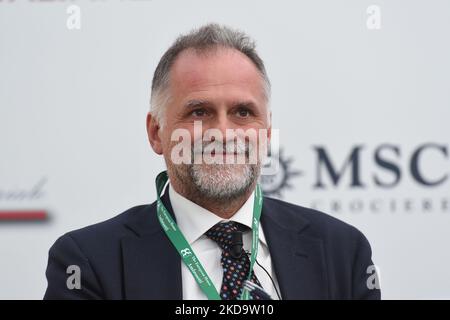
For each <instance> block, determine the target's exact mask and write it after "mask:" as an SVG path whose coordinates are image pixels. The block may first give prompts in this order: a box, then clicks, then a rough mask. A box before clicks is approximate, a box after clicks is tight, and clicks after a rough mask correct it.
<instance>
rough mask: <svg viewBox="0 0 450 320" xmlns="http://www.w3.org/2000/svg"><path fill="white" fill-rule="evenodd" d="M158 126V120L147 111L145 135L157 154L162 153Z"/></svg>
mask: <svg viewBox="0 0 450 320" xmlns="http://www.w3.org/2000/svg"><path fill="white" fill-rule="evenodd" d="M159 129H160V126H159V123H158V121H157V120H156V119H155V117H154V116H152V114H151V113H150V112H149V113H148V114H147V135H148V141H149V142H150V145H151V146H152V148H153V151H155V152H156V153H157V154H162V153H163V149H162V143H161V137H160V135H159V134H160V132H159Z"/></svg>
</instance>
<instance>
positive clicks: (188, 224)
mask: <svg viewBox="0 0 450 320" xmlns="http://www.w3.org/2000/svg"><path fill="white" fill-rule="evenodd" d="M269 99H270V82H269V80H268V77H267V74H266V70H265V68H264V64H263V61H262V60H261V59H260V57H259V56H258V54H257V53H256V51H255V45H254V43H253V42H252V41H251V40H250V39H249V38H248V37H247V36H246V35H245V34H243V33H241V32H239V31H235V30H231V29H229V28H227V27H223V26H219V25H216V24H209V25H206V26H203V27H202V28H200V29H198V30H194V31H192V32H191V33H189V34H187V35H184V36H180V37H179V38H178V39H177V40H176V41H175V43H174V44H173V45H172V46H171V47H170V48H169V49H168V50H167V51H166V53H165V54H164V55H163V57H162V58H161V60H160V62H159V64H158V66H157V68H156V70H155V73H154V77H153V83H152V95H151V111H150V113H149V114H148V116H147V132H148V138H149V141H150V144H151V146H152V148H153V150H154V151H155V152H156V153H157V154H160V155H163V156H164V159H165V162H166V165H167V175H166V173H162V174H160V175H159V176H158V179H157V185H158V191H161V192H162V191H163V189H164V186H165V185H166V180H167V178H168V179H169V185H168V186H167V187H166V188H165V192H164V193H163V194H162V196H161V200H160V201H157V202H154V203H152V204H150V205H142V206H137V207H134V208H131V209H129V210H127V211H125V212H124V213H122V214H120V215H118V216H117V217H115V218H112V219H110V220H108V221H105V222H102V223H99V224H96V225H93V226H89V227H86V228H83V229H81V230H77V231H72V232H69V233H67V234H66V235H64V236H62V237H61V238H59V239H58V240H57V241H56V243H55V244H54V245H53V246H52V248H51V249H50V252H49V262H48V268H47V273H46V274H47V278H48V288H47V291H46V293H45V299H206V298H209V299H226V300H228V299H240V298H243V299H264V298H268V297H269V296H270V297H271V298H272V299H379V298H380V291H379V289H377V287H378V286H377V285H375V286H374V285H373V282H372V281H371V278H370V277H373V276H374V275H373V273H372V271H370V270H373V263H372V261H371V249H370V246H369V243H368V241H367V240H366V238H365V237H364V236H363V235H362V233H361V232H359V231H358V230H357V229H355V228H354V227H352V226H350V225H348V224H345V223H343V222H341V221H339V220H337V219H335V218H333V217H331V216H329V215H326V214H324V213H321V212H318V211H315V210H311V209H307V208H303V207H300V206H296V205H293V204H289V203H286V202H283V201H280V200H275V199H270V198H266V197H262V196H261V194H260V189H259V186H258V184H257V181H258V178H259V176H260V173H261V162H262V159H263V158H262V157H261V156H260V155H261V154H258V156H257V157H256V161H253V162H251V161H250V158H251V157H250V154H251V153H255V150H264V151H265V150H266V149H265V148H264V147H263V146H265V145H266V144H265V143H266V142H267V143H268V142H270V137H271V129H272V128H271V124H270V120H271V114H270V110H269ZM199 124H201V127H200V129H199V127H198V125H199ZM239 129H241V131H239ZM211 130H212V131H214V130H215V131H214V132H215V134H212V135H214V139H209V140H208V139H206V140H205V139H204V138H205V136H206V135H208V134H209V133H210V131H211ZM229 130H231V131H232V130H236V131H238V132H241V133H240V134H237V135H236V136H233V137H232V139H229V137H228V135H227V132H228V131H229ZM252 130H253V131H257V132H259V133H260V132H263V134H262V135H261V134H260V135H258V136H257V138H256V140H255V139H250V136H243V135H242V131H246V132H251V131H252ZM175 133H177V134H175ZM199 133H200V135H198V134H199ZM207 133H208V134H207ZM183 134H186V135H187V136H188V139H187V140H184V142H186V141H188V146H187V148H184V149H183V148H180V141H179V137H181V136H182V135H183ZM174 137H175V138H174ZM218 137H219V138H218ZM243 138H244V139H243ZM199 141H200V142H199ZM264 141H266V142H264ZM235 142H236V144H234V143H235ZM211 145H213V148H212V150H213V151H212V152H210V153H209V156H211V157H212V160H213V161H209V160H211V159H209V160H208V161H207V158H206V157H205V158H203V156H207V155H208V152H207V150H208V147H210V146H211ZM184 147H186V145H184ZM220 147H224V148H225V149H220ZM180 151H181V152H180ZM209 151H211V148H210V149H209ZM242 155H244V160H245V161H244V162H233V161H230V162H228V160H226V159H233V160H235V159H236V158H235V156H236V157H237V156H242ZM180 158H182V160H183V161H180ZM198 159H200V160H199V161H196V160H198ZM253 159H255V158H253ZM185 160H186V161H185ZM68 268H71V269H69V270H71V271H70V272H69V273H67V270H68ZM252 270H253V271H252ZM77 272H78V274H77ZM75 275H78V276H79V279H78V280H77V279H75ZM375 277H376V275H375ZM76 281H78V283H77V282H76ZM255 285H257V289H256V290H254V288H255ZM244 287H245V289H244ZM261 290H262V291H261Z"/></svg>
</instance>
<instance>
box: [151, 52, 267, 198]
mask: <svg viewBox="0 0 450 320" xmlns="http://www.w3.org/2000/svg"><path fill="white" fill-rule="evenodd" d="M169 91H170V96H171V99H170V102H169V104H168V105H167V106H166V109H165V123H164V125H163V128H162V129H161V128H159V130H158V136H159V138H160V148H155V145H154V144H152V146H153V148H154V149H155V151H156V152H157V153H162V154H164V157H165V160H166V164H167V166H168V169H169V174H170V173H172V174H176V175H177V177H178V178H179V179H180V180H181V181H182V182H184V183H186V184H187V185H189V186H192V185H193V186H194V187H196V188H197V189H199V191H201V192H202V193H204V195H205V196H209V197H213V198H214V197H217V198H221V197H222V198H227V197H228V198H232V197H234V196H237V195H238V194H239V193H242V192H245V191H246V188H249V187H250V186H251V185H252V184H253V182H255V180H256V179H257V178H258V176H259V170H260V161H258V163H257V164H248V163H247V164H226V163H225V161H226V160H225V158H224V157H225V154H221V155H219V154H216V155H215V156H216V157H217V156H221V157H222V159H223V163H221V164H206V163H202V164H189V165H186V164H174V163H173V161H172V159H171V155H172V152H171V151H172V148H173V147H174V146H175V145H176V144H177V143H179V142H178V141H171V140H172V139H171V137H172V133H173V132H174V131H175V130H176V129H185V130H187V131H189V133H190V137H192V140H191V143H192V146H193V145H194V140H195V139H197V140H198V138H200V139H201V138H202V137H195V136H194V122H196V121H201V123H202V131H203V133H205V131H207V130H208V129H218V130H220V132H221V133H222V137H223V139H222V141H215V143H218V144H223V145H224V153H226V152H225V150H226V145H227V143H228V142H229V141H230V139H227V136H226V135H227V131H226V130H227V129H243V130H248V129H251V130H254V131H255V132H256V134H258V133H259V132H260V131H259V130H260V129H266V130H267V133H266V138H270V127H269V126H270V125H269V122H268V110H267V102H266V99H265V95H264V90H263V80H262V78H261V76H260V74H259V73H258V70H257V68H256V67H255V66H254V64H253V63H252V62H251V60H250V59H249V58H248V57H246V56H245V55H244V54H242V53H241V52H239V51H237V50H233V49H217V50H215V51H211V52H208V53H206V54H205V53H200V54H199V53H196V52H195V51H194V50H186V51H183V52H182V53H181V54H180V55H179V56H178V58H177V59H176V61H175V63H174V65H173V66H172V69H171V73H170V89H169ZM232 140H234V139H232ZM234 141H235V144H236V146H237V147H238V146H239V145H240V144H239V141H238V140H234ZM258 141H259V139H258V140H257V141H254V142H255V143H256V144H258V143H259V142H258ZM240 142H241V143H242V142H243V141H242V140H241V141H240ZM209 143H210V140H208V141H207V142H203V146H205V145H207V144H209ZM241 146H245V144H244V145H242V144H241ZM158 147H159V145H158ZM250 147H252V146H251V145H250ZM253 147H254V148H255V149H254V150H256V145H253ZM237 149H238V150H239V148H237ZM233 150H234V152H236V148H233ZM241 150H242V149H241ZM192 152H193V153H194V152H195V151H194V150H193V149H192ZM229 152H230V150H228V153H229ZM232 152H233V151H231V153H232ZM259 160H260V159H259Z"/></svg>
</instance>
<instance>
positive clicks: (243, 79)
mask: <svg viewBox="0 0 450 320" xmlns="http://www.w3.org/2000/svg"><path fill="white" fill-rule="evenodd" d="M170 83H171V89H173V90H175V92H173V91H172V93H173V94H181V95H183V94H189V93H191V92H196V91H202V90H209V89H213V88H214V87H224V88H226V87H227V86H228V87H235V88H236V87H241V88H242V89H243V90H246V91H248V92H249V93H252V94H255V95H261V94H262V95H263V94H264V91H263V79H262V77H261V74H260V73H259V71H258V69H257V68H256V66H255V65H254V64H253V62H252V61H251V60H250V59H249V58H248V57H247V56H246V55H245V54H243V53H241V52H239V51H238V50H235V49H231V48H216V49H208V50H206V51H199V50H194V49H188V50H184V51H183V52H181V53H180V54H179V56H178V57H177V58H176V60H175V62H174V64H173V66H172V68H171V73H170Z"/></svg>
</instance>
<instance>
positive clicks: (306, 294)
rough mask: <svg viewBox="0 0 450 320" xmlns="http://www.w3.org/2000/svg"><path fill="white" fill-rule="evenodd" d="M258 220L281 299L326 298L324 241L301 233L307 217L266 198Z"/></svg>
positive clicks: (306, 224)
mask: <svg viewBox="0 0 450 320" xmlns="http://www.w3.org/2000/svg"><path fill="white" fill-rule="evenodd" d="M261 224H262V228H263V230H264V234H265V236H266V238H267V243H268V246H269V251H270V256H271V260H272V264H273V266H274V271H275V274H276V277H277V280H278V284H279V287H280V291H281V297H282V299H327V298H328V285H327V283H328V281H327V273H326V265H325V259H324V248H323V243H322V240H321V239H318V238H313V237H308V236H306V235H305V234H304V233H303V230H304V229H306V228H307V226H308V221H307V220H306V219H304V218H302V217H301V216H300V215H299V213H298V212H297V211H296V212H291V210H289V208H286V206H280V205H279V202H275V201H274V200H271V199H268V198H265V199H264V204H263V211H262V216H261Z"/></svg>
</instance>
